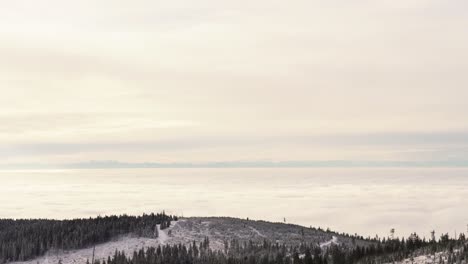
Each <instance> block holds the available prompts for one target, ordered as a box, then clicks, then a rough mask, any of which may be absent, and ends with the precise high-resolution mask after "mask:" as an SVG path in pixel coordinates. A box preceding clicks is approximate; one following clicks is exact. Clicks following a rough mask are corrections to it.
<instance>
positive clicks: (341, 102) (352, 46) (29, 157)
mask: <svg viewBox="0 0 468 264" xmlns="http://www.w3.org/2000/svg"><path fill="white" fill-rule="evenodd" d="M467 10H468V5H467V4H466V3H465V1H459V0H454V1H439V0H427V1H422V0H410V1H408V0H407V1H400V0H397V1H395V0H394V1H387V0H379V1H364V0H363V1H353V2H352V3H351V2H349V1H343V0H334V1H301V0H300V1H294V2H293V3H290V2H288V3H287V2H284V1H265V0H255V1H222V2H220V1H213V0H202V1H187V0H176V1H170V3H169V2H167V3H166V2H162V1H147V0H140V1H115V0H114V1H99V2H96V1H87V0H84V1H78V2H76V1H75V2H72V1H58V0H49V1H46V3H44V2H40V3H39V2H38V1H26V0H19V1H10V2H5V3H1V4H0V57H1V58H2V59H1V60H0V89H1V92H2V95H1V97H0V110H1V111H0V122H1V124H2V125H1V127H0V146H1V147H0V157H1V159H2V161H1V163H2V164H15V163H37V164H39V163H53V164H65V163H66V164H69V163H80V162H87V161H89V160H120V161H123V162H131V163H142V162H188V163H192V162H225V161H263V160H268V161H274V162H278V161H292V160H296V161H298V160H309V161H310V160H319V161H320V160H322V161H323V160H348V161H363V160H367V161H369V160H372V161H376V162H382V161H395V160H399V161H414V162H429V163H430V162H431V161H449V162H452V161H458V160H461V159H463V157H466V154H467V149H468V139H467V136H466V135H467V132H466V131H468V122H467V121H466V114H467V113H468V105H467V104H466V102H465V101H466V98H468V89H466V87H468V79H467V77H466V72H468V64H467V61H468V50H467V49H466V47H467V46H468V30H467V29H468V18H467V17H466V15H465V14H466V11H467Z"/></svg>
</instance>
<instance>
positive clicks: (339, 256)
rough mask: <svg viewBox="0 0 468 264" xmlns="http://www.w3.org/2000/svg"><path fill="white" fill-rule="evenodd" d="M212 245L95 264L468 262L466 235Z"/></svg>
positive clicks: (120, 254) (118, 256) (117, 256)
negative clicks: (356, 242)
mask: <svg viewBox="0 0 468 264" xmlns="http://www.w3.org/2000/svg"><path fill="white" fill-rule="evenodd" d="M209 245H210V242H209V239H208V238H205V239H204V240H203V241H202V242H200V243H196V242H193V243H190V244H178V245H159V246H158V247H151V248H148V249H146V250H144V249H140V250H139V251H135V252H133V253H132V254H127V253H126V252H124V251H115V253H114V255H113V256H109V257H108V258H107V259H102V260H96V261H95V263H93V264H353V263H360V264H377V263H394V262H395V261H400V260H403V259H405V258H410V257H411V256H414V254H417V253H418V254H423V253H426V254H431V252H432V253H434V252H436V251H444V250H447V252H448V255H447V256H446V257H444V259H442V257H440V258H437V259H435V260H434V262H433V263H444V264H445V263H448V264H455V263H466V262H467V261H468V246H467V244H466V240H465V237H464V235H463V236H460V237H459V238H458V239H449V238H448V235H442V236H441V238H440V239H439V240H438V241H436V240H430V241H426V240H425V239H421V238H419V236H417V235H416V234H412V235H411V236H410V237H408V238H407V239H383V240H378V242H376V243H374V244H373V245H371V246H368V247H359V246H356V247H345V246H340V245H333V246H331V247H328V248H321V247H320V246H318V245H317V244H308V243H301V244H300V245H295V246H286V245H284V244H279V243H273V242H270V241H268V240H264V241H263V243H254V242H252V241H247V242H240V241H239V240H231V241H226V242H225V243H224V248H223V249H219V250H212V249H210V246H209ZM454 248H457V250H456V251H455V250H453V249H454ZM87 264H90V263H89V261H88V262H87Z"/></svg>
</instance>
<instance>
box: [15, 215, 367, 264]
mask: <svg viewBox="0 0 468 264" xmlns="http://www.w3.org/2000/svg"><path fill="white" fill-rule="evenodd" d="M157 229H158V231H159V236H158V238H144V237H136V236H134V235H127V236H122V237H119V238H116V239H115V240H113V241H110V242H107V243H102V244H98V245H96V247H95V259H101V260H102V259H107V257H108V256H112V255H113V254H114V252H115V251H116V250H118V251H124V252H125V253H126V254H127V255H131V254H133V252H134V251H136V250H140V249H141V248H148V247H157V246H158V245H165V244H179V243H180V244H189V243H192V242H193V241H196V242H197V243H200V242H201V241H203V240H204V239H205V238H206V237H208V238H209V241H210V247H211V248H212V249H213V250H223V249H224V245H225V243H227V242H229V241H231V240H232V239H237V240H239V241H249V240H251V241H253V242H258V243H261V242H263V241H264V240H269V241H271V242H278V243H283V244H287V245H293V244H295V245H298V244H300V243H302V242H304V241H307V242H308V243H316V244H317V245H320V246H322V247H327V246H330V245H332V244H347V245H351V243H357V245H364V244H366V243H368V242H365V241H360V240H358V241H353V242H351V241H352V239H351V238H349V237H344V236H340V235H337V234H334V233H327V232H324V231H322V230H316V229H311V228H306V227H302V226H297V225H291V224H284V223H271V222H265V221H252V220H245V219H237V218H228V217H193V218H184V219H180V220H179V221H177V222H175V221H173V222H172V223H171V226H170V227H169V228H167V229H164V230H161V229H160V227H159V225H157ZM338 241H339V242H338ZM92 256H93V248H86V249H79V250H70V251H50V252H48V253H47V254H46V255H45V256H42V257H39V258H36V259H33V260H29V261H25V262H14V263H13V264H37V263H39V264H57V263H58V262H59V260H61V261H62V263H63V264H84V263H86V260H89V261H90V262H91V259H92Z"/></svg>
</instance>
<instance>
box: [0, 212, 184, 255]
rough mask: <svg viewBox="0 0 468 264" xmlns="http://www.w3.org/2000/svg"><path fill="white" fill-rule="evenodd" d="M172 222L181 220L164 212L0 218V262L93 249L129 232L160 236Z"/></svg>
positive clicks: (139, 234)
mask: <svg viewBox="0 0 468 264" xmlns="http://www.w3.org/2000/svg"><path fill="white" fill-rule="evenodd" d="M171 220H177V217H175V216H171V215H166V214H165V213H164V212H162V213H157V214H154V213H152V214H144V215H142V216H129V215H120V216H116V215H113V216H104V217H100V216H99V217H97V218H88V219H73V220H49V219H19V220H14V219H0V263H6V262H10V261H25V260H29V259H32V258H35V257H38V256H41V255H44V254H45V253H46V252H47V251H48V250H51V249H57V250H67V249H80V248H85V247H90V246H92V245H95V244H97V243H103V242H107V241H109V240H111V239H112V238H114V237H116V236H119V235H124V234H129V233H134V234H136V235H138V236H143V237H157V236H158V233H157V228H156V224H162V223H164V224H163V225H165V226H167V225H168V223H170V221H171Z"/></svg>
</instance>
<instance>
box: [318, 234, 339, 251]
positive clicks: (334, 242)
mask: <svg viewBox="0 0 468 264" xmlns="http://www.w3.org/2000/svg"><path fill="white" fill-rule="evenodd" d="M332 245H340V242H338V237H336V236H333V237H332V239H330V240H329V241H327V242H324V243H320V248H322V249H324V248H328V247H330V246H332Z"/></svg>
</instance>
